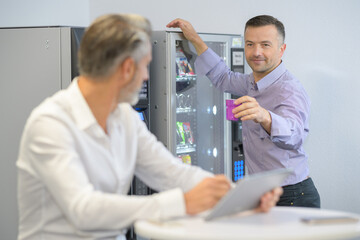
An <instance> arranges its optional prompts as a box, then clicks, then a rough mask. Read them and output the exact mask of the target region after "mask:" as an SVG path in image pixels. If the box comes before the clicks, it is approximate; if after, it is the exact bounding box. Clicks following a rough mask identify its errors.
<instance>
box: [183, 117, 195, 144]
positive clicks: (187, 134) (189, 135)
mask: <svg viewBox="0 0 360 240" xmlns="http://www.w3.org/2000/svg"><path fill="white" fill-rule="evenodd" d="M183 129H184V133H185V134H184V135H185V142H186V143H190V144H194V137H193V134H192V131H191V127H190V123H189V122H183Z"/></svg>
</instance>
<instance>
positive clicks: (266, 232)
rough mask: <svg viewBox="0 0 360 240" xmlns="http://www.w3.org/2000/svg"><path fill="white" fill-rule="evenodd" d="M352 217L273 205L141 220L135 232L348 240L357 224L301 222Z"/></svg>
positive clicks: (196, 237)
mask: <svg viewBox="0 0 360 240" xmlns="http://www.w3.org/2000/svg"><path fill="white" fill-rule="evenodd" d="M343 215H346V216H353V217H357V218H360V215H358V214H351V213H347V212H341V211H332V210H324V209H313V208H299V207H275V208H273V209H272V210H271V211H270V212H269V213H256V214H254V212H252V211H248V212H243V213H240V214H237V215H234V216H231V217H226V218H222V219H218V220H215V221H211V222H206V221H204V220H203V219H202V218H201V217H186V218H180V219H174V220H169V221H166V222H158V221H150V220H140V221H137V222H135V232H136V233H137V234H138V235H140V236H141V237H145V238H149V239H158V240H161V239H164V240H165V239H166V240H184V239H186V240H191V239H192V240H214V239H217V240H233V239H261V240H268V239H274V240H275V239H276V240H281V239H284V240H289V239H316V240H318V239H348V238H353V237H356V236H360V221H359V222H357V223H344V224H326V225H308V224H304V223H303V222H301V221H300V219H301V218H304V217H310V216H311V217H313V216H343Z"/></svg>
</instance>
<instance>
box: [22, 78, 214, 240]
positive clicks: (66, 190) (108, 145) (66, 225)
mask: <svg viewBox="0 0 360 240" xmlns="http://www.w3.org/2000/svg"><path fill="white" fill-rule="evenodd" d="M107 132H108V134H106V133H105V132H104V131H103V129H102V128H101V127H100V126H99V125H98V123H97V121H96V119H95V117H94V116H93V114H92V112H91V109H90V108H89V106H88V105H87V103H86V101H85V99H84V97H83V96H82V94H81V92H80V89H79V87H78V84H77V79H74V81H73V82H72V83H71V85H70V86H69V88H68V89H66V90H62V91H60V92H58V93H56V94H55V95H54V96H52V97H50V98H48V99H46V100H45V101H44V102H43V103H42V104H40V105H39V106H38V107H37V108H35V109H34V111H33V112H32V113H31V115H30V117H29V119H28V121H27V123H26V126H25V129H24V133H23V136H22V140H21V146H20V152H19V158H18V161H17V167H18V204H19V236H18V239H37V240H38V239H44V240H55V239H59V240H60V239H61V240H64V239H115V238H117V237H120V238H118V239H121V236H122V235H124V234H125V232H126V230H125V229H126V228H127V227H129V226H130V225H131V224H132V223H133V222H134V221H135V220H137V219H168V218H171V217H175V216H182V215H185V203H184V197H183V193H184V192H186V191H188V190H190V189H191V188H192V187H194V186H195V185H196V184H197V183H199V182H200V181H201V180H202V179H203V178H205V177H207V176H211V174H210V173H208V172H205V171H203V170H201V169H200V168H198V167H191V166H188V165H185V164H183V163H181V162H180V161H179V160H178V159H177V158H176V157H174V156H173V155H172V154H171V153H170V152H169V151H168V150H167V149H166V148H165V147H164V146H163V144H162V143H160V142H158V141H157V140H156V138H155V137H154V136H153V135H152V134H151V133H150V132H149V131H148V129H147V127H146V125H145V124H144V122H142V121H141V120H140V118H139V116H138V114H137V112H136V111H135V110H133V109H132V107H131V106H130V105H129V104H125V103H124V104H119V106H118V107H117V109H116V110H115V111H114V112H113V113H112V114H111V115H110V116H109V118H108V121H107ZM134 174H135V175H136V176H137V177H139V178H140V179H141V180H142V181H144V182H145V183H147V184H148V185H149V186H150V187H151V188H153V189H155V190H158V191H163V192H161V193H159V194H154V195H151V196H127V193H128V191H129V188H130V184H131V181H132V179H133V176H134Z"/></svg>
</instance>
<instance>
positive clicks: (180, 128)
mask: <svg viewBox="0 0 360 240" xmlns="http://www.w3.org/2000/svg"><path fill="white" fill-rule="evenodd" d="M176 134H177V135H178V137H177V139H178V140H180V142H179V143H180V144H185V143H186V141H185V132H184V128H183V123H182V122H176Z"/></svg>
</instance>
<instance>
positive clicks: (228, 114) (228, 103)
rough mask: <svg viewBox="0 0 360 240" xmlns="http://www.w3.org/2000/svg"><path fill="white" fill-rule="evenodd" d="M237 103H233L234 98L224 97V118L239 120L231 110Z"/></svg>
mask: <svg viewBox="0 0 360 240" xmlns="http://www.w3.org/2000/svg"><path fill="white" fill-rule="evenodd" d="M239 105H241V104H239ZM239 105H236V104H235V103H234V99H226V119H227V120H230V121H238V120H239V119H238V118H236V117H235V116H234V114H233V113H232V110H233V109H234V108H236V107H237V106H239Z"/></svg>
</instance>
